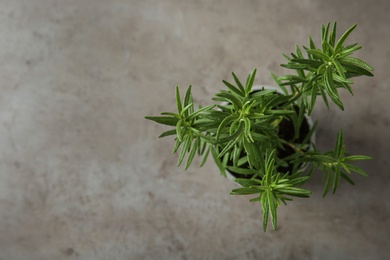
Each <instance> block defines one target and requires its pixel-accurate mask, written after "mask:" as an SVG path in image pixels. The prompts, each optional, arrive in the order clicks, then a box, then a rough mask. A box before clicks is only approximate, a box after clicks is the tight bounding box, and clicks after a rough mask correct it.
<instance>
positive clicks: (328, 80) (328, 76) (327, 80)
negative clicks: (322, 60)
mask: <svg viewBox="0 0 390 260" xmlns="http://www.w3.org/2000/svg"><path fill="white" fill-rule="evenodd" d="M323 83H324V86H325V90H326V92H327V93H328V95H329V97H330V98H331V99H332V101H333V102H334V103H335V104H336V105H337V106H338V107H339V108H340V109H341V110H344V106H343V103H342V102H341V100H340V97H339V96H338V94H337V89H336V88H335V86H334V82H333V77H332V68H331V67H330V66H329V67H327V68H326V72H325V74H324V75H323Z"/></svg>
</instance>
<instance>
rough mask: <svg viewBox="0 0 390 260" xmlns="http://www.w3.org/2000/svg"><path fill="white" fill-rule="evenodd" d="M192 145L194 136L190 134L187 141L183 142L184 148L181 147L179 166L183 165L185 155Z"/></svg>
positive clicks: (186, 138) (186, 137)
mask: <svg viewBox="0 0 390 260" xmlns="http://www.w3.org/2000/svg"><path fill="white" fill-rule="evenodd" d="M191 143H192V136H191V135H190V134H188V135H186V136H185V139H184V141H183V146H182V147H181V150H180V153H179V158H178V160H177V166H180V165H181V163H182V161H183V159H184V155H185V154H186V152H187V151H188V149H189V148H190V147H191Z"/></svg>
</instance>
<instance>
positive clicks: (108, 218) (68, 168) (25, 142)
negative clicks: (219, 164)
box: [0, 0, 390, 259]
mask: <svg viewBox="0 0 390 260" xmlns="http://www.w3.org/2000/svg"><path fill="white" fill-rule="evenodd" d="M389 11H390V1H387V0H382V1H372V0H360V1H356V0H345V1H336V0H328V1H320V0H318V1H308V0H305V1H303V0H299V1H298V0H294V1H282V0H277V1H275V0H272V1H271V0H269V1H233V0H232V1H209V0H202V1H179V0H164V1H157V0H156V1H136V0H132V1H125V0H113V1H92V0H91V1H75V0H74V1H49V0H45V1H32V0H30V1H21V0H20V1H5V0H4V1H0V36H1V37H0V60H1V63H0V91H1V92H0V123H1V127H0V144H1V146H0V234H1V235H0V259H265V258H267V259H387V257H388V255H389V254H388V253H389V247H390V228H389V227H390V202H389V194H388V191H389V188H390V187H389V186H390V181H389V176H390V175H389V171H388V168H389V159H388V158H389V157H388V152H389V148H390V142H389V137H388V136H389V134H388V127H389V123H390V107H389V101H388V98H389V97H390V90H389V81H390V73H389V69H388V65H387V64H388V62H389V60H390V52H389V43H390V30H389V27H388V26H389V24H390V16H389ZM335 20H337V21H338V23H339V32H342V31H344V30H346V29H347V28H348V27H349V26H351V25H352V24H354V23H357V24H358V27H357V28H356V30H355V32H354V33H353V34H352V35H351V37H350V39H349V42H350V43H353V42H358V43H359V44H360V45H362V46H363V49H362V50H361V51H359V52H358V53H357V56H358V57H359V58H362V59H364V60H366V61H367V62H368V63H369V64H371V65H372V66H373V67H374V68H375V71H374V73H375V77H374V78H359V79H356V80H355V84H354V91H355V96H354V97H351V96H350V95H349V94H348V93H345V92H342V93H341V96H342V99H343V101H344V104H345V107H346V111H345V112H341V111H339V110H338V109H336V108H335V107H332V108H331V110H329V111H328V110H326V109H325V108H324V106H323V105H322V103H321V102H319V105H318V107H317V108H316V110H315V112H314V113H313V118H314V119H315V120H319V121H320V123H319V125H318V132H317V139H318V147H319V148H320V149H321V150H324V151H326V150H327V149H330V148H331V147H332V146H333V142H334V139H335V136H336V133H337V131H338V129H339V128H343V129H344V133H345V142H346V144H347V147H348V150H349V151H350V152H351V153H354V154H367V155H371V156H373V157H374V159H373V160H372V161H369V162H365V163H362V164H361V166H362V167H363V168H364V169H365V170H367V171H368V172H369V174H370V177H368V178H364V177H360V176H356V177H355V178H354V179H355V181H356V183H357V185H356V186H355V187H352V186H350V185H348V184H346V183H345V182H344V183H342V185H341V187H340V189H339V191H338V192H337V193H336V194H335V195H333V196H332V195H330V196H328V197H326V198H324V199H323V198H321V193H322V187H323V183H322V180H321V177H320V176H319V175H318V176H317V175H315V178H314V179H313V181H312V182H310V183H308V184H307V185H306V187H307V188H309V189H312V190H313V191H314V193H313V195H312V198H311V199H296V200H294V201H293V202H291V203H290V204H289V205H288V206H281V207H280V208H279V211H278V214H279V230H277V231H276V232H273V231H271V230H269V231H267V232H266V233H263V232H262V231H261V222H260V220H261V218H260V217H261V209H260V205H258V204H255V203H250V202H248V199H249V198H248V197H239V196H231V195H229V192H230V190H231V189H233V188H235V187H236V186H235V184H234V183H232V182H231V181H229V180H228V179H224V178H222V177H221V176H219V173H218V170H217V168H216V167H215V166H214V164H213V163H212V160H209V161H208V162H207V164H206V165H205V166H204V167H203V168H198V167H197V164H198V163H199V160H197V161H196V162H195V164H194V165H193V166H192V167H190V169H189V170H188V171H187V172H184V170H183V168H177V167H176V158H177V157H176V156H172V154H171V150H172V145H173V142H172V141H173V140H172V138H166V139H158V138H157V136H158V135H159V134H160V133H161V132H162V131H164V130H165V129H167V128H166V127H164V126H161V125H157V124H153V123H152V122H149V121H147V120H145V119H144V118H143V117H144V116H145V115H157V114H158V113H159V112H160V111H173V110H174V109H175V104H174V87H175V86H176V85H179V86H180V87H181V89H185V88H186V87H187V86H188V85H190V84H192V86H193V94H194V96H195V101H196V102H197V103H198V104H201V105H205V104H207V103H208V101H209V100H210V98H211V96H212V95H213V94H214V93H215V92H216V91H218V90H219V89H221V88H222V83H221V80H222V79H227V80H230V73H231V72H232V71H234V72H235V73H236V74H237V75H239V76H240V77H241V78H245V77H246V75H247V74H248V73H250V72H251V71H252V70H253V69H254V68H255V67H256V68H258V76H257V79H256V84H273V81H272V79H271V77H270V73H271V72H274V73H276V74H279V75H280V74H282V73H287V71H286V70H284V69H282V68H280V67H279V64H280V63H283V62H284V60H283V58H282V56H281V55H280V54H281V53H282V52H284V53H290V52H291V51H293V49H294V45H295V44H296V43H298V44H300V45H302V44H306V42H307V36H308V35H312V36H313V38H314V40H315V41H316V42H317V43H318V41H319V35H320V34H319V32H320V26H321V24H324V23H326V22H328V21H331V22H333V21H335ZM339 35H340V34H339Z"/></svg>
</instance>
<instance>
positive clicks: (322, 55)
mask: <svg viewBox="0 0 390 260" xmlns="http://www.w3.org/2000/svg"><path fill="white" fill-rule="evenodd" d="M306 51H307V52H308V53H310V54H312V55H313V56H315V57H317V58H320V59H322V60H323V61H329V60H330V57H329V56H328V55H326V54H325V53H323V52H322V51H320V50H310V49H308V50H306Z"/></svg>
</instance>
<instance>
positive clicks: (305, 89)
mask: <svg viewBox="0 0 390 260" xmlns="http://www.w3.org/2000/svg"><path fill="white" fill-rule="evenodd" d="M336 27H337V23H336V22H335V23H334V24H333V26H332V27H331V26H330V23H328V24H327V25H326V26H322V30H321V46H320V48H317V47H316V46H315V44H314V42H313V40H312V38H311V37H309V43H308V47H306V46H303V51H302V49H301V48H299V47H298V46H296V47H295V53H291V57H289V56H287V55H284V56H285V58H286V59H287V63H286V64H282V65H281V66H283V67H285V68H287V69H290V70H291V71H292V72H293V73H292V74H288V75H283V76H280V77H277V76H275V75H274V74H272V77H273V78H274V80H275V82H276V83H277V85H278V86H279V87H280V89H281V91H282V92H281V93H280V92H277V91H276V90H269V89H264V88H262V89H260V91H253V89H252V87H253V84H254V80H255V76H256V69H255V70H254V71H253V72H252V73H251V74H249V75H248V77H247V79H246V81H245V82H243V81H240V80H239V79H238V77H237V76H236V75H235V74H234V73H232V76H233V83H230V82H227V81H223V83H224V85H225V86H226V89H225V90H221V91H220V92H219V93H217V94H216V95H215V97H214V98H213V100H214V101H216V102H217V103H216V104H212V105H209V106H205V107H200V108H198V109H195V106H194V103H193V98H192V94H191V86H189V87H188V89H187V90H186V92H185V94H184V96H183V97H181V95H180V92H179V88H178V87H176V106H177V112H162V113H161V116H147V117H146V118H147V119H150V120H152V121H155V122H157V123H160V124H164V125H168V126H171V127H172V129H171V130H168V131H166V132H163V133H162V134H161V135H160V137H165V136H170V135H174V136H175V144H174V148H173V153H178V161H177V165H178V166H180V165H181V164H182V163H183V162H185V169H187V168H188V167H189V166H190V164H191V163H192V161H193V159H194V157H195V155H198V156H201V157H202V158H203V159H202V160H201V166H202V165H203V164H204V163H205V161H206V159H207V158H208V156H209V155H210V154H211V156H212V157H213V159H214V161H215V163H216V165H217V166H218V168H219V170H220V172H221V175H223V176H226V170H228V171H230V172H233V173H235V175H236V176H238V177H237V178H235V179H234V181H235V182H237V183H238V184H239V185H240V186H241V187H240V188H236V189H234V190H232V191H231V194H234V195H248V194H252V195H254V198H252V199H251V200H250V201H252V202H260V203H261V207H262V212H263V230H264V231H266V228H267V223H268V220H269V219H270V220H271V223H272V227H273V229H276V227H277V207H278V206H280V205H281V203H284V204H286V202H287V201H290V200H292V197H309V195H310V194H311V191H309V190H307V189H304V188H302V186H301V185H302V184H303V183H304V182H306V181H308V180H309V179H310V177H311V175H312V172H313V170H314V169H318V170H319V171H320V172H321V173H322V174H323V176H324V178H325V185H324V191H323V196H325V195H326V194H327V193H328V191H329V190H330V189H331V190H332V192H333V193H335V191H336V189H337V187H338V185H339V182H340V180H341V179H344V180H346V181H347V182H349V183H351V184H354V183H353V181H352V179H351V177H350V176H351V175H352V173H358V174H361V175H363V176H366V175H367V174H366V173H365V172H364V171H363V170H362V169H360V168H358V167H357V166H355V165H353V164H352V163H353V161H358V160H368V159H370V157H369V156H363V155H348V154H347V153H346V149H345V145H344V143H343V132H342V130H340V131H339V133H338V134H337V138H336V141H335V146H334V149H333V150H331V151H328V152H320V151H318V150H317V148H316V146H315V145H314V144H313V143H311V141H310V140H311V139H310V138H311V136H312V134H313V132H314V130H315V125H316V124H314V125H313V127H312V128H311V129H309V130H308V131H307V132H305V133H304V134H302V127H303V125H304V122H305V120H306V115H310V114H311V112H312V111H313V108H314V106H315V103H316V100H317V99H316V98H317V96H321V97H322V99H323V101H324V103H325V104H326V106H327V107H328V108H329V103H330V102H329V100H330V101H332V102H333V103H334V104H335V105H336V106H337V107H339V108H340V109H342V110H344V105H343V103H342V101H341V99H340V96H339V90H340V89H346V90H347V91H348V92H349V93H351V94H353V92H352V88H351V85H352V83H353V82H352V81H351V78H352V77H356V76H362V75H365V76H373V74H372V73H371V71H372V70H373V69H372V68H371V66H369V65H368V64H367V63H366V62H364V61H362V60H360V59H358V58H355V57H352V56H351V55H352V54H353V53H354V52H355V51H357V50H359V49H360V48H361V47H360V46H358V45H357V44H356V43H355V44H351V45H346V44H345V41H346V39H347V37H348V35H349V34H350V33H351V32H352V31H353V30H354V29H355V27H356V25H354V26H352V27H351V28H349V29H348V30H347V31H346V32H344V34H342V36H341V37H340V38H339V39H338V40H336ZM304 54H305V55H304ZM286 123H287V124H288V125H290V126H291V130H289V131H290V132H289V134H288V135H287V136H286V135H283V134H282V131H281V130H282V128H283V127H284V125H286ZM287 150H288V151H290V152H289V153H287V155H286V153H285V152H286V151H287ZM185 158H186V159H185ZM303 166H308V167H303Z"/></svg>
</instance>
